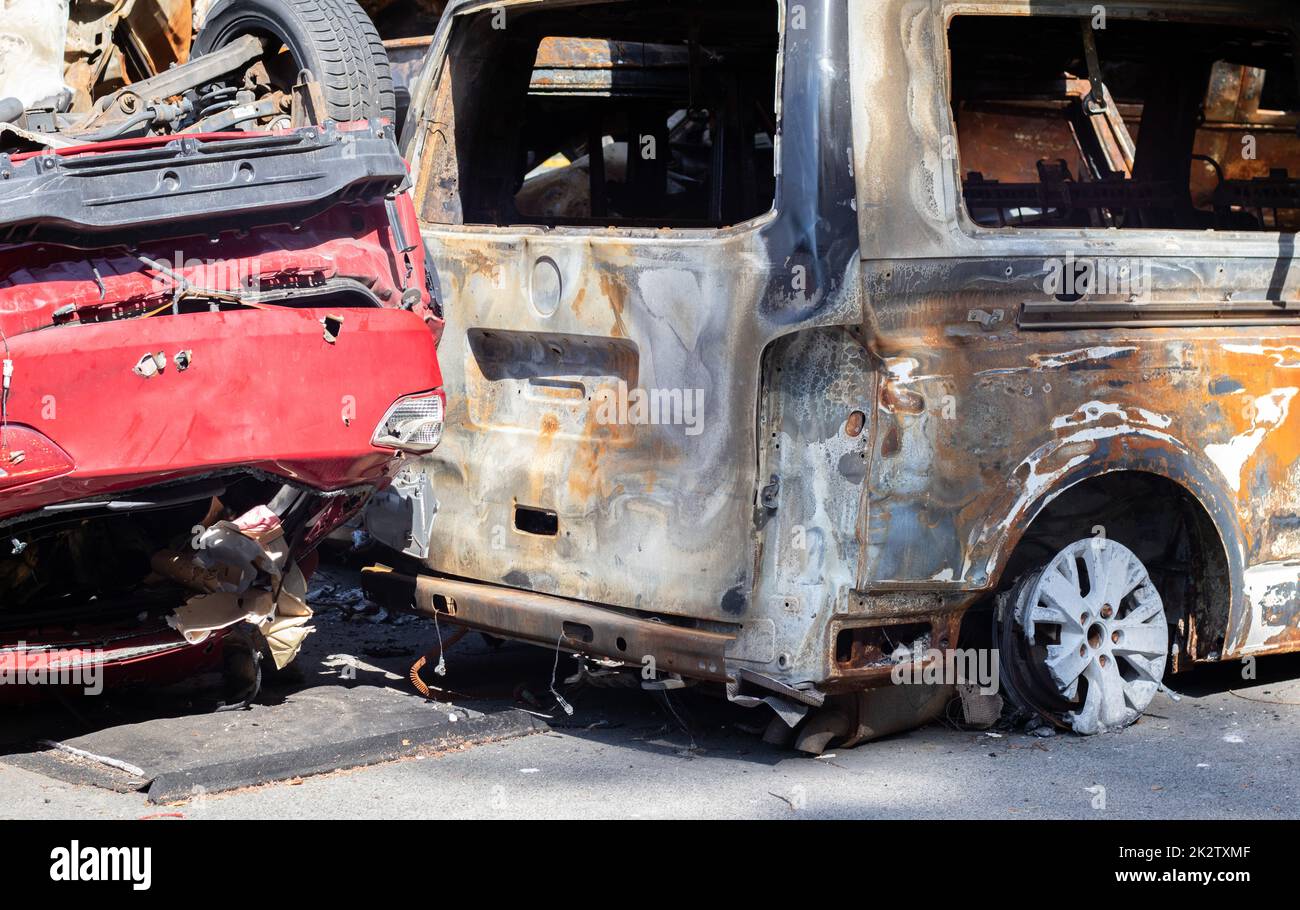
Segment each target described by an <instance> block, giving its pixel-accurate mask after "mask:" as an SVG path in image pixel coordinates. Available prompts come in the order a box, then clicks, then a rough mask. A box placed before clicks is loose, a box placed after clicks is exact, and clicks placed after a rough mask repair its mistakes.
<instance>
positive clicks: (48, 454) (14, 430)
mask: <svg viewBox="0 0 1300 910" xmlns="http://www.w3.org/2000/svg"><path fill="white" fill-rule="evenodd" d="M72 468H73V464H72V458H71V457H70V456H69V455H68V453H67V452H65V451H63V450H62V449H61V448H59V447H58V446H57V445H55V444H54V443H53V442H52V441H51V440H50V439H47V438H46V437H45V436H43V435H42V434H40V433H38V432H36V431H35V430H33V429H32V428H31V427H15V426H9V427H5V428H4V429H3V430H0V490H7V489H9V488H11V487H17V486H21V485H22V484H25V483H32V482H34V481H37V480H46V479H47V478H50V477H58V476H59V475H60V474H66V473H68V472H69V471H71V470H72Z"/></svg>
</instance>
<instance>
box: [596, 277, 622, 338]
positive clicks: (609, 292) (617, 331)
mask: <svg viewBox="0 0 1300 910" xmlns="http://www.w3.org/2000/svg"><path fill="white" fill-rule="evenodd" d="M600 290H601V292H602V293H603V294H604V295H605V298H606V299H607V300H608V301H609V307H610V309H611V310H613V311H614V325H613V326H612V327H611V328H610V330H609V333H610V334H611V335H613V336H614V337H615V338H626V337H627V326H626V325H624V324H623V307H624V306H625V305H626V304H627V295H628V289H627V284H626V282H625V281H624V280H623V278H622V277H621V276H619V275H617V274H616V273H612V272H602V273H601V275H600Z"/></svg>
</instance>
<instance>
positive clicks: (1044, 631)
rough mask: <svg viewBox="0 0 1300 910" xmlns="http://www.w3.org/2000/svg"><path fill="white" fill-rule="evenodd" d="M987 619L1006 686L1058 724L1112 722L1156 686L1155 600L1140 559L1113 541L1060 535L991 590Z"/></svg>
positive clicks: (1118, 722)
mask: <svg viewBox="0 0 1300 910" xmlns="http://www.w3.org/2000/svg"><path fill="white" fill-rule="evenodd" d="M995 622H996V628H995V634H996V635H997V636H998V642H999V648H1000V652H1001V663H1002V666H1001V671H1002V678H1003V680H1004V681H1005V683H1006V689H1007V694H1008V695H1009V696H1010V697H1011V699H1012V700H1013V701H1014V702H1016V703H1017V704H1019V705H1020V706H1021V707H1024V708H1027V709H1029V710H1032V711H1034V712H1036V713H1037V714H1039V715H1040V716H1041V717H1043V718H1044V719H1045V720H1048V721H1050V722H1052V723H1055V724H1057V725H1058V726H1063V727H1068V728H1070V729H1073V730H1074V731H1075V732H1076V733H1081V734H1092V733H1101V732H1104V731H1106V730H1117V729H1121V728H1123V727H1126V726H1128V725H1129V724H1131V723H1133V722H1134V721H1136V720H1137V719H1138V718H1139V717H1141V716H1142V713H1143V712H1144V711H1145V710H1146V708H1147V706H1148V705H1149V704H1150V703H1151V699H1152V698H1154V697H1155V694H1156V692H1157V691H1158V690H1159V689H1160V679H1161V677H1162V676H1163V675H1164V672H1165V664H1166V661H1167V659H1168V656H1169V627H1168V625H1167V623H1166V619H1165V609H1164V603H1163V602H1162V600H1161V598H1160V593H1159V592H1158V591H1157V590H1156V587H1155V585H1154V584H1152V582H1151V576H1150V574H1149V573H1148V572H1147V569H1146V567H1145V566H1144V565H1143V564H1142V561H1141V560H1139V559H1138V558H1137V556H1135V555H1134V554H1133V551H1131V550H1130V549H1128V547H1126V546H1124V545H1123V544H1121V543H1118V542H1117V541H1114V540H1106V539H1103V538H1088V539H1085V540H1080V541H1076V542H1075V543H1072V544H1070V545H1069V546H1068V547H1066V548H1065V549H1064V550H1062V551H1060V552H1059V553H1057V554H1056V556H1055V557H1053V558H1052V559H1051V560H1050V561H1049V562H1048V563H1047V565H1045V566H1044V567H1043V568H1042V569H1040V570H1038V571H1034V572H1030V573H1028V574H1027V575H1024V576H1022V577H1021V578H1020V579H1019V580H1018V581H1017V582H1016V584H1015V586H1014V587H1013V588H1012V589H1011V591H1010V592H1009V593H1008V594H1007V595H1004V596H1003V597H1002V598H1000V599H999V603H998V608H997V611H996V619H995Z"/></svg>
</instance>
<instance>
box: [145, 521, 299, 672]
mask: <svg viewBox="0 0 1300 910" xmlns="http://www.w3.org/2000/svg"><path fill="white" fill-rule="evenodd" d="M288 556H289V547H288V542H287V541H286V540H285V537H284V531H283V529H282V528H281V526H280V519H279V516H277V515H276V514H275V513H274V512H272V511H271V510H270V509H268V508H266V507H265V506H259V507H257V508H256V509H253V510H252V511H250V512H248V513H246V514H245V515H243V516H241V517H240V518H238V519H236V520H235V521H222V522H218V523H216V524H214V525H212V526H211V527H210V528H208V529H207V530H206V531H204V532H203V534H201V535H200V536H199V539H198V553H197V554H196V555H195V556H194V557H193V558H192V559H191V560H189V565H188V566H186V565H184V560H183V559H182V558H181V557H180V555H179V554H174V553H169V554H160V557H161V558H160V557H156V558H155V568H156V569H158V571H160V572H163V574H167V575H169V576H170V577H172V578H176V579H178V580H184V578H185V576H186V573H187V572H189V573H191V574H192V575H193V580H194V581H196V582H198V583H199V584H196V585H192V586H194V587H198V588H199V589H200V590H202V591H204V592H205V593H201V594H199V595H198V596H196V597H192V598H190V599H189V600H188V601H186V602H185V604H184V605H183V606H181V607H179V608H177V610H176V611H175V612H174V613H173V614H172V615H171V616H169V617H168V618H167V624H168V625H169V626H171V627H172V628H173V629H175V630H176V631H178V632H180V633H181V635H183V636H184V637H185V640H186V641H187V642H189V643H190V644H195V645H196V644H200V643H202V642H203V641H205V640H206V639H207V638H208V636H210V635H211V634H212V633H213V632H216V631H219V630H221V629H226V628H229V627H230V626H233V625H237V624H239V623H241V622H248V623H251V624H252V625H254V626H256V627H257V628H258V629H259V630H260V631H261V632H262V634H263V636H264V637H265V638H266V641H267V645H268V646H269V648H270V651H271V657H272V659H273V660H274V661H275V665H276V667H277V668H278V669H284V668H285V667H287V666H288V665H289V664H290V663H292V662H293V660H294V658H296V657H297V656H298V652H299V650H301V648H302V643H303V641H304V640H305V639H306V638H307V636H308V635H309V634H311V632H312V631H313V630H312V629H311V628H310V627H309V626H308V625H307V624H308V622H309V621H310V620H311V617H312V611H311V608H310V607H309V606H308V605H307V599H306V598H307V581H306V579H305V578H304V577H303V574H302V572H301V571H300V570H299V569H298V567H297V566H296V565H289V566H288V567H287V568H286V563H287V562H288ZM164 569H165V570H166V571H164ZM259 579H263V580H262V582H261V584H260V585H258V586H256V587H255V586H254V585H255V584H257V583H258V581H259Z"/></svg>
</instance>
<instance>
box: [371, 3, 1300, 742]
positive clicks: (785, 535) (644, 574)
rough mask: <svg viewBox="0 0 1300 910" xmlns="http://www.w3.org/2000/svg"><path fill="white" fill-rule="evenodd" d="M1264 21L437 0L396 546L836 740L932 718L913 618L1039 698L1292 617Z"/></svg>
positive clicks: (1295, 481)
mask: <svg viewBox="0 0 1300 910" xmlns="http://www.w3.org/2000/svg"><path fill="white" fill-rule="evenodd" d="M1294 19H1295V13H1294V12H1292V11H1291V10H1290V9H1289V8H1288V7H1287V6H1286V5H1284V4H1260V3H1250V4H1242V3H1233V2H1218V3H1187V2H1176V3H1175V2H1157V0H1148V2H1141V3H1126V4H1107V5H1106V6H1105V7H1104V8H1103V7H1099V6H1097V5H1096V4H1092V3H1067V2H1062V3H1055V2H1053V3H1047V2H1032V0H1031V2H1027V0H1006V2H978V3H976V2H947V0H880V2H877V0H870V2H868V0H861V2H859V0H810V2H805V3H788V2H785V3H775V2H741V0H728V2H708V3H704V2H669V0H662V2H616V0H603V2H586V0H541V2H504V3H491V4H489V3H482V2H460V3H453V4H452V6H451V7H450V8H449V9H448V11H447V14H446V16H445V17H444V19H443V22H442V24H441V26H440V29H439V32H438V35H437V38H436V40H435V42H434V45H433V48H432V51H431V55H430V59H429V61H428V62H427V64H426V67H425V70H424V73H423V76H422V77H421V80H420V83H419V85H418V87H417V88H416V90H415V92H414V95H413V100H412V117H411V121H410V123H409V124H408V127H407V135H406V137H405V141H406V149H407V152H408V156H409V158H410V160H411V161H412V163H413V170H414V174H413V177H414V180H415V185H416V190H415V192H416V196H417V199H418V200H419V206H420V214H421V219H422V227H423V231H424V237H425V241H426V244H427V247H428V249H429V252H430V260H431V262H432V263H433V270H432V271H433V273H434V276H435V279H436V282H437V288H436V293H437V294H438V295H439V297H440V299H441V300H442V301H443V304H444V307H445V312H446V319H447V328H446V335H445V337H444V340H443V343H442V348H441V357H442V363H443V366H444V370H445V373H446V377H447V392H448V400H449V402H450V405H449V406H450V409H451V410H450V413H449V414H448V419H447V432H446V438H445V441H444V442H443V445H442V447H441V448H440V449H439V450H438V451H437V452H436V453H434V454H433V455H431V456H429V457H427V458H425V459H423V460H422V461H421V462H419V463H418V466H416V465H412V466H411V467H410V468H408V471H407V472H406V474H405V477H404V483H403V484H402V485H401V486H400V489H401V490H402V491H403V492H402V494H401V495H398V494H393V495H390V496H389V497H387V498H386V499H385V500H384V502H383V503H382V504H381V505H379V506H376V512H377V513H378V514H376V518H375V521H374V524H375V525H376V526H384V527H388V528H390V529H391V528H395V527H402V524H403V521H406V522H407V524H409V525H412V526H411V527H410V530H409V531H407V530H404V529H403V530H402V531H401V533H400V534H393V533H389V534H388V535H387V538H388V539H389V540H390V541H391V542H393V543H395V544H396V545H397V546H398V547H399V548H401V549H406V550H407V551H408V552H410V553H412V554H414V555H416V556H418V557H420V558H421V559H422V560H423V562H424V566H425V571H424V572H423V573H421V575H420V577H419V578H418V579H412V578H405V579H404V581H405V582H406V583H410V584H414V585H415V587H416V591H417V601H418V602H419V603H420V605H421V606H422V608H423V609H424V610H425V611H427V612H439V613H440V614H441V615H443V616H444V617H450V618H453V619H454V620H455V621H456V622H459V623H462V624H464V625H467V626H470V627H472V628H478V629H482V630H485V631H488V632H491V633H493V634H497V635H502V636H506V637H511V638H518V639H523V640H528V641H533V642H537V643H539V644H545V645H548V646H551V647H556V646H559V647H560V648H562V649H564V650H568V651H575V652H580V653H584V654H588V655H591V656H593V657H600V658H606V659H610V660H613V661H618V662H623V663H625V664H627V665H629V666H632V667H635V668H637V669H643V668H646V667H648V668H649V672H647V673H646V675H647V676H656V678H658V679H662V678H663V676H664V675H668V674H671V675H680V676H681V677H683V678H686V679H700V680H709V681H714V682H722V683H726V685H727V691H728V693H729V695H730V696H731V697H732V698H733V699H735V700H738V701H741V702H742V703H745V704H756V703H758V702H759V701H766V703H768V704H770V705H772V706H773V707H775V708H777V710H778V713H780V714H781V715H782V716H783V717H784V718H785V720H786V722H787V723H789V724H791V725H794V724H796V723H799V722H802V723H803V724H804V725H805V727H808V726H809V725H812V726H817V725H818V724H820V725H821V726H822V727H826V728H827V729H830V728H834V730H835V731H836V732H837V734H838V735H841V736H843V737H845V738H847V739H850V740H852V739H861V738H866V737H868V736H871V735H876V734H878V733H880V732H886V730H887V729H894V728H896V727H897V726H899V725H901V724H904V723H910V722H914V721H916V720H919V719H924V717H926V716H929V715H932V714H933V713H934V711H935V710H937V708H936V705H939V704H941V703H942V699H941V698H938V697H937V695H938V694H941V693H937V692H936V691H932V690H929V689H927V688H926V687H897V686H890V685H889V683H890V682H891V674H892V675H894V681H897V674H896V672H895V671H896V667H897V665H898V664H899V663H900V662H910V661H919V660H922V659H923V655H924V654H925V653H928V652H932V651H933V650H941V651H942V650H946V649H955V648H957V647H958V646H959V645H963V646H964V645H967V644H972V645H978V646H983V647H992V648H996V649H1000V652H1001V663H1002V665H1003V667H1004V670H1003V672H1004V674H1006V675H1007V676H1008V682H1009V683H1011V682H1012V680H1014V682H1013V683H1012V685H1010V686H1009V688H1011V689H1012V694H1013V695H1014V696H1016V697H1017V698H1018V699H1019V700H1022V701H1024V702H1027V703H1028V704H1029V705H1030V706H1031V707H1033V708H1035V709H1036V710H1038V711H1040V712H1041V713H1044V714H1045V715H1052V716H1054V717H1055V718H1056V719H1057V720H1058V721H1063V722H1067V723H1069V722H1073V723H1074V726H1075V728H1076V729H1080V730H1081V731H1083V732H1091V731H1092V730H1094V729H1105V728H1107V727H1114V726H1118V725H1121V724H1122V723H1125V722H1128V721H1130V720H1132V719H1133V717H1136V716H1137V715H1138V714H1140V713H1141V710H1142V709H1143V708H1144V707H1145V705H1146V702H1147V701H1149V700H1150V697H1151V695H1152V694H1154V691H1155V689H1156V687H1157V686H1158V685H1159V680H1160V678H1161V676H1162V674H1163V671H1165V669H1166V664H1167V665H1168V666H1167V669H1168V670H1169V671H1171V672H1176V671H1178V670H1181V669H1184V668H1186V667H1188V666H1190V665H1191V664H1192V663H1195V662H1200V661H1214V660H1225V659H1230V658H1239V657H1243V656H1248V655H1257V654H1265V653H1279V652H1285V651H1290V650H1294V649H1295V648H1296V647H1297V643H1300V594H1298V589H1297V580H1298V578H1300V466H1298V465H1297V453H1298V452H1300V434H1298V431H1297V423H1296V418H1293V417H1291V416H1290V408H1291V405H1292V401H1293V398H1294V397H1295V396H1296V394H1297V393H1298V392H1300V331H1298V327H1297V320H1298V319H1300V301H1298V300H1297V293H1296V286H1295V285H1296V270H1295V269H1294V268H1293V263H1292V254H1293V249H1294V233H1293V231H1294V222H1295V217H1296V216H1297V214H1300V212H1298V211H1297V209H1300V181H1297V180H1296V179H1294V178H1293V177H1292V176H1290V174H1289V171H1288V170H1287V168H1290V170H1296V165H1297V164H1300V155H1297V138H1296V137H1297V118H1296V116H1295V113H1294V112H1295V111H1296V110H1297V109H1300V103H1297V101H1296V99H1297V92H1296V86H1295V82H1296V68H1295V66H1294V43H1293V38H1292V27H1293V26H1294V24H1295V21H1294ZM648 140H649V141H648ZM597 147H599V148H602V150H603V154H601V155H594V156H593V155H592V154H591V150H592V149H594V148H597ZM647 149H648V150H649V151H651V152H653V153H655V154H653V155H650V156H647V155H646V154H645V153H646V151H647ZM1247 151H1249V152H1251V153H1252V154H1250V155H1248V154H1246V152H1247ZM602 158H603V160H601V159H602ZM764 167H768V168H770V173H768V172H766V171H765V170H764ZM638 390H640V391H641V392H642V393H643V394H641V395H638V394H637V391H638ZM693 403H699V404H700V409H699V411H698V413H694V414H693V413H692V407H691V405H692V404H693ZM638 404H639V405H640V406H641V407H640V408H639V409H638ZM403 497H404V498H403ZM381 536H385V535H382V534H381ZM1084 541H1087V542H1089V543H1090V546H1089V547H1080V546H1077V545H1078V544H1080V543H1082V542H1084ZM1071 547H1074V549H1071ZM1098 554H1100V555H1098ZM1107 554H1109V555H1107ZM1062 579H1064V581H1065V582H1066V584H1067V586H1072V587H1071V589H1070V591H1068V592H1064V593H1062V591H1056V592H1055V594H1054V593H1053V591H1052V588H1053V587H1054V586H1055V587H1059V586H1060V584H1061V581H1062ZM393 580H394V579H393V578H391V577H390V578H389V579H388V580H387V581H388V583H392V582H393ZM1018 581H1020V582H1021V584H1019V585H1017V582H1018ZM1152 591H1155V592H1156V593H1157V595H1158V596H1157V597H1155V598H1154V599H1152V597H1151V592H1152ZM1143 592H1145V594H1143ZM1000 594H1001V595H1004V596H1002V597H1001V599H1000V601H999V596H998V595H1000ZM1111 601H1114V602H1113V603H1112V602H1111ZM999 602H1000V603H1001V604H1002V606H1001V607H999V606H998V604H999ZM1076 645H1077V649H1076ZM1008 649H1010V651H1011V653H1008ZM1076 650H1077V651H1078V659H1077V661H1076V660H1075V658H1074V657H1073V656H1072V655H1073V654H1074V652H1075V651H1076ZM647 657H649V658H650V659H649V660H647ZM1067 658H1068V659H1067ZM1067 664H1069V665H1068V666H1067ZM1071 674H1073V676H1071ZM900 690H902V691H900ZM864 691H865V692H867V697H866V698H860V697H858V696H857V695H856V693H860V692H864ZM1090 693H1091V694H1090ZM841 695H843V696H846V697H845V698H843V699H840V698H837V696H841ZM873 699H874V700H875V702H876V703H877V704H879V705H885V707H884V708H883V709H882V710H881V711H878V712H877V713H876V714H874V715H872V714H871V712H870V709H869V707H868V705H869V703H870V702H872V700H873ZM1139 702H1140V704H1139ZM846 704H850V705H851V706H850V708H849V709H848V710H847V714H846V712H845V709H844V706H845V705H846ZM832 705H834V706H835V707H836V710H837V712H838V714H837V716H836V718H835V719H834V721H833V723H832V722H831V721H827V720H826V719H825V715H824V713H823V714H822V715H818V711H819V709H820V710H821V711H822V712H825V711H826V710H827V709H828V707H829V706H832ZM809 715H817V716H818V717H820V718H821V719H817V718H810V717H809ZM846 717H847V720H846V719H845V718H846ZM1080 718H1084V720H1083V721H1081V720H1080ZM824 740H825V738H824V737H823V740H822V741H824Z"/></svg>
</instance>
